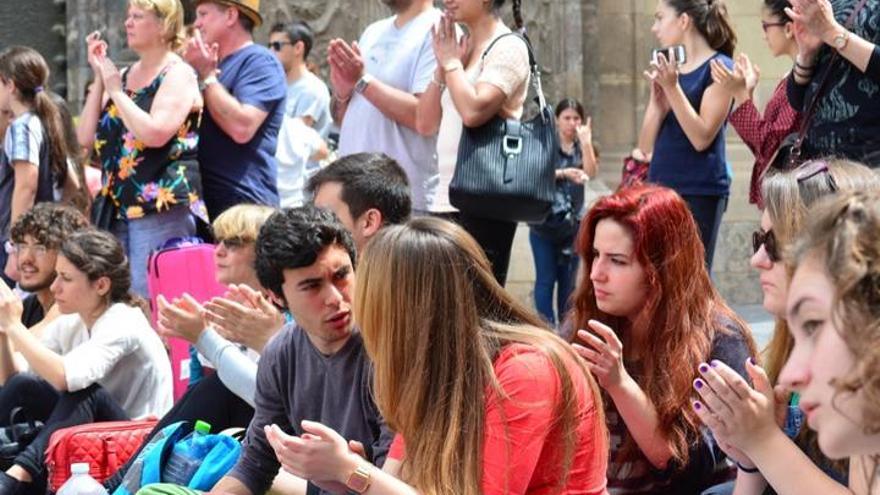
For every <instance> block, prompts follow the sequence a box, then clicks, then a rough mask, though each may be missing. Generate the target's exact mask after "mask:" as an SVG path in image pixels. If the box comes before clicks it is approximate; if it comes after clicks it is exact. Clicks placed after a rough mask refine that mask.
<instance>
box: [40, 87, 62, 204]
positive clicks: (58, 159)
mask: <svg viewBox="0 0 880 495" xmlns="http://www.w3.org/2000/svg"><path fill="white" fill-rule="evenodd" d="M34 113H35V114H36V115H37V117H38V118H39V119H40V123H41V124H43V129H44V132H45V133H46V135H45V137H44V139H46V144H48V145H49V163H50V164H51V166H52V172H53V173H54V174H55V185H56V186H58V187H59V188H61V187H64V183H65V182H66V181H67V169H68V167H67V157H68V151H67V140H66V138H65V135H64V127H63V124H62V123H61V114H60V113H59V112H58V106H56V105H55V102H54V101H52V97H51V96H49V93H48V92H47V91H46V90H44V89H42V88H40V90H39V91H37V92H36V94H34Z"/></svg>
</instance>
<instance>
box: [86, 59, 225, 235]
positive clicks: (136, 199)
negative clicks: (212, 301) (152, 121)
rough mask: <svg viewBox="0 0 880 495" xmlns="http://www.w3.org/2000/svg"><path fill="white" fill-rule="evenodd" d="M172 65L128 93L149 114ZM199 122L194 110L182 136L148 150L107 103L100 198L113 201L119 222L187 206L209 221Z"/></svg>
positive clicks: (101, 130) (99, 147)
mask: <svg viewBox="0 0 880 495" xmlns="http://www.w3.org/2000/svg"><path fill="white" fill-rule="evenodd" d="M170 67H171V66H170V65H169V66H167V67H165V69H163V70H162V72H161V73H160V74H159V75H158V76H156V78H155V79H154V80H153V81H152V82H151V83H150V84H149V85H148V86H146V87H144V88H142V89H140V90H138V91H129V90H128V89H127V88H126V89H125V91H126V93H127V94H128V96H129V97H131V99H132V100H133V101H134V102H135V104H137V106H138V107H140V108H141V109H142V110H144V111H145V112H149V111H150V108H151V107H152V105H153V100H154V99H155V97H156V93H157V92H158V91H159V87H160V86H161V85H162V81H163V80H164V78H165V74H166V73H167V72H168V69H169V68H170ZM127 76H128V71H126V72H125V73H123V75H122V85H123V87H124V88H125V86H126V81H127ZM200 119H201V112H200V111H193V112H191V113H190V114H189V115H188V116H187V118H186V120H185V121H184V122H183V124H182V125H181V126H180V129H178V131H177V135H175V136H174V137H172V138H171V139H170V140H168V142H167V143H165V144H164V145H163V146H160V147H157V148H148V147H146V146H145V145H144V143H143V142H141V141H140V140H139V139H137V138H136V137H135V135H134V133H133V132H131V131H130V130H129V129H128V128H127V127H126V126H125V123H124V122H123V121H122V117H121V116H120V115H119V111H118V109H117V107H116V104H115V103H114V102H113V100H109V101H108V102H107V105H106V106H105V107H104V110H103V113H102V114H101V119H100V120H99V121H98V131H97V136H96V139H95V154H96V155H97V156H98V158H99V160H100V163H101V168H102V170H103V175H102V177H101V180H102V182H101V184H102V188H101V192H100V194H102V195H105V196H109V198H110V199H111V200H112V201H113V204H114V205H115V206H116V208H117V209H118V218H120V219H123V220H130V219H136V218H141V217H143V216H145V215H149V214H152V213H159V212H163V211H167V210H170V209H171V208H175V207H178V206H188V207H189V209H190V211H192V213H193V214H194V215H196V216H198V217H199V218H202V219H203V220H205V221H206V222H207V221H208V215H207V210H206V209H205V204H204V201H202V199H201V198H200V195H201V178H200V176H199V166H198V159H197V152H198V142H199V134H198V131H199V121H200Z"/></svg>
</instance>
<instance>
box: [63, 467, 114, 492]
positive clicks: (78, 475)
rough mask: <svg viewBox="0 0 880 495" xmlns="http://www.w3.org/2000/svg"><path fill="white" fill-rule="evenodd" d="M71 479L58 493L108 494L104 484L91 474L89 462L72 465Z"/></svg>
mask: <svg viewBox="0 0 880 495" xmlns="http://www.w3.org/2000/svg"><path fill="white" fill-rule="evenodd" d="M70 473H71V476H70V479H68V480H67V481H66V482H65V483H64V484H63V485H61V488H59V489H58V494H57V495H107V490H105V489H104V486H103V485H101V484H100V483H98V482H97V481H95V478H92V477H91V476H89V464H88V463H87V462H76V463H74V464H71V465H70Z"/></svg>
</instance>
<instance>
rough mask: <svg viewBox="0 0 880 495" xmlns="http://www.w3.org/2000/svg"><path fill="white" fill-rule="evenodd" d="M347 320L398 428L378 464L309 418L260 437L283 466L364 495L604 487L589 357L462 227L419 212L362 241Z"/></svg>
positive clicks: (600, 490) (592, 490) (603, 451)
mask: <svg viewBox="0 0 880 495" xmlns="http://www.w3.org/2000/svg"><path fill="white" fill-rule="evenodd" d="M355 317H356V319H357V321H358V322H359V324H360V325H361V328H362V331H363V336H364V344H365V346H366V349H367V352H368V354H369V355H370V358H371V359H372V360H373V363H374V367H375V382H374V385H375V391H374V392H375V397H376V403H377V405H378V406H379V408H380V410H381V411H382V414H383V416H384V418H385V420H386V421H387V423H388V425H389V427H391V428H392V429H393V430H395V431H396V432H397V434H398V437H397V438H396V439H395V442H394V444H393V445H392V448H391V452H390V453H389V459H388V460H387V461H386V463H385V466H384V471H379V470H378V469H376V468H374V467H373V466H371V465H369V464H367V463H366V462H365V461H364V460H363V459H362V458H360V457H359V456H357V455H356V454H355V453H354V452H353V451H352V450H351V449H349V447H348V446H347V445H346V442H345V440H344V439H343V438H342V437H341V436H339V435H338V434H336V433H335V432H334V431H333V430H331V429H329V428H327V427H325V426H323V425H320V424H317V423H311V422H304V424H303V430H305V431H306V432H308V433H307V434H306V435H303V436H302V437H290V436H286V435H284V434H283V432H281V431H280V430H279V429H278V428H277V427H275V426H273V427H271V428H270V431H269V440H270V442H271V443H272V446H273V447H274V448H275V452H276V454H277V455H278V458H279V460H280V461H281V464H282V466H283V467H284V468H285V469H286V470H287V471H289V472H291V473H293V474H295V475H298V476H301V477H304V478H307V479H309V480H312V481H313V482H316V483H317V484H319V485H321V486H323V487H326V488H332V487H334V486H335V487H337V488H340V487H342V485H345V486H346V487H347V488H348V489H349V490H354V491H355V492H358V493H367V494H410V493H425V494H448V495H453V494H454V495H477V494H484V495H487V494H538V493H562V494H573V493H578V494H604V493H606V489H605V485H606V479H605V470H606V468H607V456H608V442H607V433H606V430H605V427H604V418H603V413H602V405H601V399H600V395H599V391H598V388H597V385H596V383H595V381H594V380H593V378H592V376H591V375H590V374H589V372H588V371H587V369H586V367H585V365H584V363H583V362H582V361H581V360H580V359H579V358H578V357H577V355H576V354H575V353H574V351H573V350H571V349H570V347H569V346H568V345H567V344H566V343H565V342H564V341H563V340H561V339H560V338H558V337H556V336H555V335H554V334H553V333H552V332H550V331H549V330H548V329H547V327H546V326H545V324H544V323H543V322H542V320H541V319H540V317H538V316H537V315H536V314H534V312H532V311H530V310H529V309H527V308H526V307H525V306H523V305H522V304H520V303H519V302H517V301H516V300H515V299H514V298H513V297H512V296H511V295H510V294H508V293H507V292H505V291H504V289H503V288H502V287H501V286H500V285H499V284H498V282H497V281H496V280H495V278H494V276H493V274H492V268H491V266H490V264H489V261H488V260H487V259H486V256H485V254H483V251H482V250H481V249H480V247H479V245H478V244H477V243H476V241H474V239H473V238H472V237H471V236H470V235H468V234H467V233H466V232H465V231H464V230H463V229H462V228H461V227H458V226H457V225H454V224H452V223H449V222H446V221H443V220H439V219H435V218H419V219H415V220H412V221H410V222H409V223H407V224H405V225H401V226H394V227H388V228H387V229H386V230H384V231H382V232H381V233H380V234H379V235H378V236H377V237H376V238H375V239H374V240H373V241H371V242H370V244H368V245H367V248H366V250H365V251H364V254H363V257H362V259H361V266H360V271H359V273H358V284H357V289H356V294H355Z"/></svg>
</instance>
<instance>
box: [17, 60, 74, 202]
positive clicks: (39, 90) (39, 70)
mask: <svg viewBox="0 0 880 495" xmlns="http://www.w3.org/2000/svg"><path fill="white" fill-rule="evenodd" d="M0 78H2V79H3V80H4V81H12V83H13V84H14V85H15V88H16V89H17V90H18V95H17V98H18V100H19V101H20V102H21V103H22V104H24V105H27V106H29V107H30V108H31V109H32V110H33V112H34V113H35V114H36V116H37V118H39V119H40V123H41V124H42V125H43V130H44V133H45V136H44V139H46V141H47V144H48V146H49V165H50V168H51V169H52V171H53V173H54V175H55V185H56V186H59V187H63V186H64V183H65V181H66V180H67V157H68V154H69V153H68V151H69V150H68V149H67V141H66V139H65V136H64V128H63V127H62V123H61V117H60V116H59V113H58V107H57V105H56V104H55V102H53V101H52V97H51V96H50V95H49V93H48V91H47V87H48V85H49V64H47V63H46V59H44V58H43V56H42V55H40V53H39V52H37V51H36V50H34V49H33V48H29V47H26V46H12V47H9V48H7V49H6V50H3V52H2V53H0ZM38 165H39V164H38Z"/></svg>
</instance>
